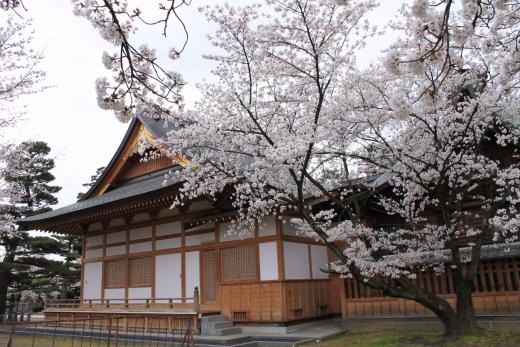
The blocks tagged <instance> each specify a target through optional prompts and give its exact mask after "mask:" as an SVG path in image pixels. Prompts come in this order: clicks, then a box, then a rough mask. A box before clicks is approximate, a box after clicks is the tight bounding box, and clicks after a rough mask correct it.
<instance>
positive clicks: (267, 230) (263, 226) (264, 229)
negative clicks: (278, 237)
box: [258, 216, 276, 237]
mask: <svg viewBox="0 0 520 347" xmlns="http://www.w3.org/2000/svg"><path fill="white" fill-rule="evenodd" d="M275 234H276V217H275V216H266V217H264V218H262V220H261V221H260V223H258V236H260V237H262V236H271V235H275Z"/></svg>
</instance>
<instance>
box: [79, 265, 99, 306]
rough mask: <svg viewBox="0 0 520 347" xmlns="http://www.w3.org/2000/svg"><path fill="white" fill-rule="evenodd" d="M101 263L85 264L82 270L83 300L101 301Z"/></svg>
mask: <svg viewBox="0 0 520 347" xmlns="http://www.w3.org/2000/svg"><path fill="white" fill-rule="evenodd" d="M102 279H103V262H97V263H86V264H85V266H84V268H83V299H84V300H90V299H101V283H102Z"/></svg>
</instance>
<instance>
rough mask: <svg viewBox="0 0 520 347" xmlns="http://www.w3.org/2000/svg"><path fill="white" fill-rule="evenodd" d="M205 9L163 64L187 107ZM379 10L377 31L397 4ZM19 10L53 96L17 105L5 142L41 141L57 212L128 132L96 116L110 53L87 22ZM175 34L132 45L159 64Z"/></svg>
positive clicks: (198, 77)
mask: <svg viewBox="0 0 520 347" xmlns="http://www.w3.org/2000/svg"><path fill="white" fill-rule="evenodd" d="M145 1H146V4H148V5H149V4H156V3H158V1H151V0H141V2H142V3H145ZM136 2H139V1H136ZM141 2H139V3H141ZM212 2H213V3H214V2H215V0H213V1H208V0H193V2H192V5H191V6H190V7H189V8H186V9H185V10H184V11H183V12H181V15H182V18H183V20H184V21H185V23H186V25H187V27H188V30H189V35H190V37H189V42H188V46H187V47H186V50H185V52H184V53H183V55H182V56H181V58H180V59H179V60H176V61H168V60H165V61H166V62H167V63H168V64H169V66H168V68H169V69H175V70H177V71H179V72H181V74H182V75H183V78H184V79H185V80H186V81H187V82H188V85H187V86H186V88H185V89H184V95H185V98H186V101H187V104H188V106H189V105H192V104H193V102H194V101H195V100H197V98H198V95H199V93H198V92H197V90H196V87H195V84H196V83H197V82H200V81H202V80H203V79H211V74H210V73H211V67H212V65H211V64H210V63H209V62H208V61H205V60H203V59H202V57H201V55H202V54H207V53H208V52H210V51H211V50H213V49H214V48H213V47H212V46H211V45H210V44H209V42H208V41H207V39H206V34H208V33H211V32H212V31H213V26H212V25H210V24H209V23H207V22H206V21H205V19H204V17H203V16H202V15H201V14H200V13H199V12H198V11H197V8H198V7H199V6H201V5H204V4H208V3H212ZM250 2H253V1H249V0H234V1H229V3H230V4H236V5H241V4H246V3H250ZM381 2H382V3H383V4H382V5H381V7H380V8H379V9H378V10H377V11H376V13H374V14H373V15H372V16H371V21H374V22H377V23H378V24H383V23H385V22H386V21H387V20H388V19H391V18H392V17H393V16H394V14H395V12H396V9H397V8H398V6H399V4H400V3H401V1H395V0H392V1H390V0H385V1H381ZM24 4H25V5H26V7H27V9H28V11H27V12H23V11H22V12H23V13H22V15H23V16H24V17H26V18H33V20H34V29H35V37H36V39H35V46H36V47H35V48H36V49H40V50H43V51H44V55H45V59H44V60H43V62H42V65H41V67H42V68H43V69H44V70H45V71H46V72H47V79H46V83H47V84H48V85H52V86H53V88H50V89H48V90H46V91H44V92H42V93H40V94H37V95H34V96H31V97H30V98H29V99H28V100H24V102H25V103H26V104H27V113H26V115H25V120H24V121H22V122H20V123H19V125H18V127H17V128H16V129H15V130H14V131H12V132H10V133H9V135H10V136H12V137H15V138H16V139H17V140H19V141H23V140H27V139H31V140H42V141H46V142H47V143H48V144H49V146H50V147H51V148H52V156H53V157H54V158H55V162H56V168H55V170H54V171H53V173H54V175H55V176H56V181H55V183H56V184H57V185H60V186H62V187H63V188H62V190H61V192H60V193H59V194H58V198H59V204H58V206H64V205H68V204H70V203H73V202H75V201H76V195H77V193H78V192H80V191H84V188H83V187H82V186H81V185H82V183H84V182H87V181H89V177H90V176H91V175H92V174H93V173H94V172H95V171H96V168H98V167H100V166H104V165H106V164H107V163H108V161H109V160H110V158H111V157H112V155H113V153H114V152H115V150H116V149H117V146H118V145H119V143H120V141H121V139H122V138H123V135H124V133H125V131H126V128H127V124H122V123H120V122H119V121H118V120H116V118H115V117H114V116H113V114H112V112H110V111H104V110H101V109H100V108H99V107H98V106H97V103H96V95H95V90H94V81H95V80H96V78H98V77H100V76H106V75H107V72H108V71H107V70H106V69H105V68H104V67H103V65H102V63H101V54H102V53H103V51H108V52H112V51H113V47H112V46H110V45H109V44H108V43H106V42H105V41H103V40H102V39H101V38H100V36H99V35H98V33H97V31H96V29H95V28H94V27H93V26H92V25H91V24H90V23H89V22H88V21H87V20H86V19H84V18H80V17H75V16H74V15H73V14H72V5H71V2H70V0H25V1H24ZM140 7H142V5H141V6H140ZM1 18H5V17H0V19H1ZM4 20H5V19H4ZM178 32H180V28H179V27H178V26H175V25H172V26H170V31H169V35H168V37H167V38H166V39H165V38H163V37H161V35H160V30H159V28H157V30H147V29H143V30H141V31H140V32H139V33H138V35H137V39H138V40H139V41H141V42H146V43H148V44H149V45H150V46H152V47H154V48H157V49H158V51H159V54H160V55H161V56H165V55H166V53H167V52H168V50H169V48H170V47H172V46H177V47H178V46H179V45H180V43H181V41H182V37H180V36H179V35H178ZM388 39H389V38H388V37H384V38H380V39H379V40H378V41H377V42H373V43H372V44H370V45H369V46H368V47H367V49H366V50H365V52H364V54H363V56H362V57H361V58H362V59H361V60H362V61H363V62H365V63H366V62H367V61H369V60H371V59H373V58H374V57H375V56H376V55H377V54H378V52H379V51H380V50H381V48H384V47H385V46H386V45H387V41H388Z"/></svg>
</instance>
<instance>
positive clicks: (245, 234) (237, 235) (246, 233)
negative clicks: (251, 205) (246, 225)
mask: <svg viewBox="0 0 520 347" xmlns="http://www.w3.org/2000/svg"><path fill="white" fill-rule="evenodd" d="M231 226H232V224H231V223H220V225H219V229H220V242H223V241H233V240H244V239H249V238H252V237H254V236H255V234H254V230H243V231H238V232H237V231H233V232H232V233H230V228H231Z"/></svg>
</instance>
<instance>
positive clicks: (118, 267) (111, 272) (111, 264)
mask: <svg viewBox="0 0 520 347" xmlns="http://www.w3.org/2000/svg"><path fill="white" fill-rule="evenodd" d="M125 285H126V259H119V260H112V261H107V262H105V287H106V288H118V287H124V286H125Z"/></svg>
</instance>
